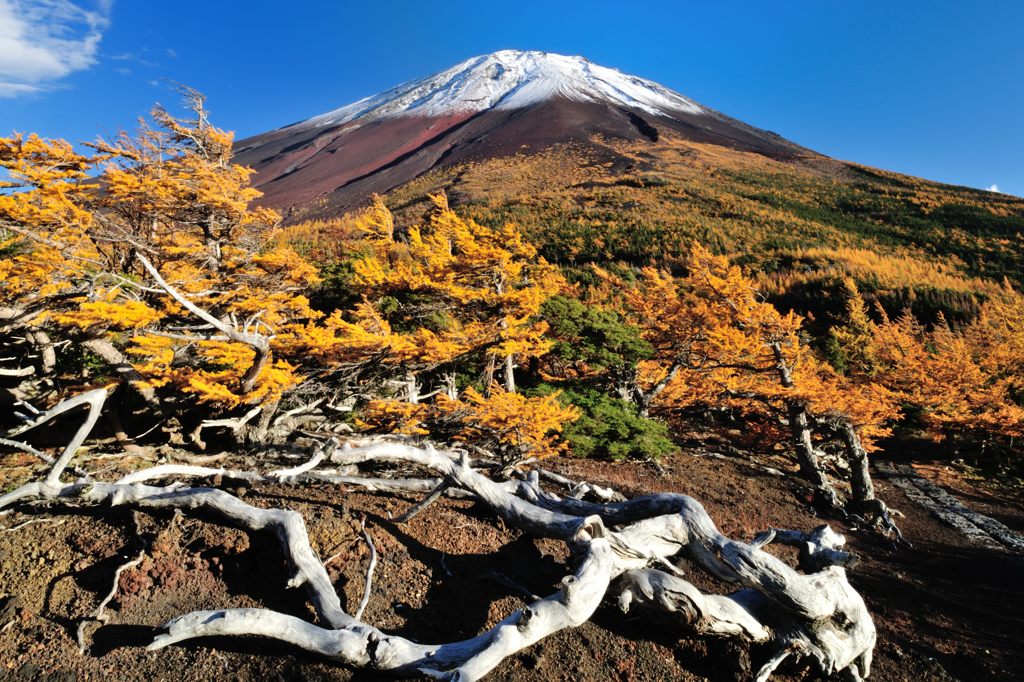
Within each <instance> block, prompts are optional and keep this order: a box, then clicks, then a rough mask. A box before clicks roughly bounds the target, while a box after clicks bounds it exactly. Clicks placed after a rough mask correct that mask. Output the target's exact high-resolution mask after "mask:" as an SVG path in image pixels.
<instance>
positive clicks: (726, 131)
mask: <svg viewBox="0 0 1024 682" xmlns="http://www.w3.org/2000/svg"><path fill="white" fill-rule="evenodd" d="M237 158H238V160H239V161H240V162H242V163H245V164H248V165H251V166H253V167H254V168H256V170H257V175H256V183H257V185H258V186H259V188H260V189H261V190H262V191H263V192H264V193H265V196H264V199H263V201H264V203H266V204H268V205H270V206H273V207H275V208H277V209H279V210H282V211H283V212H284V213H285V215H286V219H287V221H288V222H290V223H297V222H300V221H301V220H303V219H305V218H331V217H336V216H339V215H342V214H344V213H345V212H347V211H349V210H351V209H353V208H355V207H357V206H360V205H363V204H365V203H366V202H367V201H368V200H369V197H370V195H371V194H372V193H374V192H376V193H379V194H385V195H386V199H387V202H388V205H389V206H390V207H391V208H392V209H393V210H394V211H395V213H396V215H397V216H398V218H399V220H400V221H402V222H412V221H414V220H416V219H417V218H419V217H420V215H421V214H422V211H423V210H425V208H426V201H425V198H426V195H427V194H428V193H430V192H437V191H444V192H447V193H448V195H449V197H450V199H451V201H452V203H453V204H455V205H458V206H459V210H460V211H461V212H463V213H465V214H467V215H470V216H472V217H473V218H475V219H476V220H478V221H480V222H484V223H487V224H497V223H500V222H503V221H513V222H516V223H518V224H519V225H520V226H521V227H522V228H523V229H524V230H525V231H526V233H527V234H528V235H530V236H531V238H532V239H533V241H534V242H535V243H536V244H537V245H538V246H539V247H540V249H541V253H543V255H544V256H545V257H546V258H548V259H549V260H551V261H554V262H557V263H561V264H563V265H566V266H568V267H570V268H572V267H574V266H579V265H582V264H585V263H588V262H599V263H607V262H615V261H627V262H631V263H634V264H642V263H649V262H657V263H660V264H663V265H668V266H672V264H673V263H674V262H676V261H677V259H678V258H679V256H681V255H682V254H683V253H685V252H686V250H687V248H688V245H689V244H690V243H691V242H692V241H693V240H699V241H701V242H702V243H704V244H707V245H709V246H711V247H712V248H714V249H715V250H716V251H718V252H722V253H727V254H730V255H731V256H732V257H734V258H736V259H737V260H738V261H739V262H741V263H743V264H745V265H747V266H750V267H751V268H753V269H754V270H756V271H758V272H759V273H760V275H759V276H760V278H761V283H762V285H763V287H764V289H765V291H767V292H768V293H769V294H770V295H771V296H772V297H773V300H774V301H775V302H777V303H780V304H781V305H783V306H784V307H795V308H797V309H798V310H801V311H802V312H807V313H811V314H813V315H814V318H815V320H816V321H817V322H819V323H820V324H821V325H822V327H823V328H824V327H826V326H828V324H829V319H830V315H835V314H836V312H837V311H836V310H835V309H836V308H837V307H838V308H839V310H840V311H841V307H842V290H841V287H840V286H839V282H840V280H841V278H842V277H844V276H847V275H849V276H852V277H854V279H855V280H856V281H857V283H858V284H859V285H860V287H861V290H862V292H864V293H865V294H866V295H868V296H869V298H871V299H873V300H875V301H878V302H880V303H882V304H883V305H884V306H885V307H886V308H887V309H888V310H889V311H890V312H891V313H893V314H898V313H899V312H900V311H901V310H902V309H903V308H905V307H910V308H912V309H913V310H914V311H915V312H916V313H918V314H919V316H920V317H921V318H922V319H934V318H935V316H936V315H937V314H938V313H939V312H941V313H942V314H943V315H945V316H946V318H947V319H949V320H952V321H954V322H955V321H958V320H963V319H969V318H970V317H971V316H972V315H974V314H975V313H976V311H977V308H978V301H979V300H981V299H983V298H985V297H987V296H989V295H991V293H992V292H993V287H998V286H1000V282H1001V281H1002V278H1004V277H1009V278H1010V279H1011V280H1012V281H1013V282H1015V283H1016V284H1017V285H1018V286H1019V285H1021V284H1024V200H1022V199H1020V198H1017V197H1012V196H1008V195H1002V194H995V193H992V192H986V191H982V190H976V189H971V188H966V187H955V186H950V185H943V184H940V183H934V182H929V181H927V180H922V179H920V178H914V177H909V176H905V175H900V174H896V173H890V172H887V171H883V170H878V169H872V168H867V167H865V166H861V165H857V164H853V163H848V162H844V161H839V160H836V159H830V158H828V157H825V156H822V155H820V154H816V153H814V152H812V151H809V150H807V149H804V148H802V147H800V146H798V145H796V144H794V143H792V142H789V141H787V140H784V139H782V138H780V137H778V136H777V135H774V134H772V133H769V132H766V131H763V130H759V129H757V128H754V127H751V126H748V125H746V124H744V123H742V122H740V121H737V120H735V119H731V118H729V117H727V116H725V115H723V114H720V113H718V112H715V111H712V110H711V109H708V108H707V107H704V106H702V105H700V104H697V103H696V102H693V101H692V100H689V99H687V98H686V97H684V96H682V95H679V94H678V93H674V92H672V91H670V90H668V89H666V88H664V87H662V86H659V85H657V84H655V83H652V82H650V81H647V80H644V79H641V78H636V77H633V76H627V75H624V74H621V73H619V72H617V71H614V70H611V69H604V68H602V67H599V66H596V65H594V64H591V63H590V62H587V61H586V60H584V59H582V58H579V57H561V56H558V55H551V54H546V53H533V52H499V53H496V54H494V55H488V56H485V57H478V58H474V59H471V60H468V61H466V62H463V63H462V64H459V65H457V66H455V67H453V68H452V69H449V70H448V71H445V72H442V73H440V74H437V75H435V76H431V77H428V78H425V79H422V80H419V81H414V82H411V83H408V84H405V85H402V86H399V87H397V88H394V89H392V90H389V91H387V92H385V93H382V94H381V95H377V96H375V97H371V98H367V99H364V100H361V101H360V102H357V103H355V104H352V105H349V106H346V107H342V108H340V109H337V110H335V111H332V112H329V113H327V114H323V115H321V116H317V117H314V118H312V119H309V120H307V121H304V122H301V123H298V124H295V125H292V126H288V127H286V128H281V129H279V130H276V131H272V132H270V133H266V134H264V135H260V136H257V137H254V138H250V139H248V140H243V141H241V142H240V143H239V145H238V156H237ZM317 239H319V240H321V241H322V240H323V237H322V236H321V237H318V238H317Z"/></svg>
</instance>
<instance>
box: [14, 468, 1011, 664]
mask: <svg viewBox="0 0 1024 682" xmlns="http://www.w3.org/2000/svg"><path fill="white" fill-rule="evenodd" d="M556 466H557V467H558V468H561V469H563V470H565V471H566V472H568V473H569V474H570V475H572V476H575V477H579V478H584V479H587V480H591V481H595V482H600V483H606V484H612V485H615V486H617V487H619V488H620V489H622V490H623V491H624V492H627V493H641V492H649V491H657V490H674V491H681V492H685V493H687V494H690V495H693V496H695V497H697V498H698V499H699V500H700V501H702V502H703V503H704V504H705V505H706V506H707V508H708V511H709V512H710V513H711V515H712V516H713V517H714V518H715V519H716V520H717V521H718V523H719V525H720V527H721V528H722V530H723V531H724V532H725V533H727V534H730V535H732V536H735V537H741V538H745V539H749V538H751V537H752V536H753V535H754V534H755V533H756V532H758V531H760V530H762V529H764V528H767V527H769V526H776V527H792V528H801V529H808V528H811V527H813V526H815V525H817V524H819V523H820V520H819V519H817V518H815V517H814V516H813V515H812V514H811V513H810V512H809V511H808V510H807V509H806V508H805V507H803V506H802V505H801V504H800V502H799V500H798V498H799V494H800V490H799V488H798V486H797V484H796V483H793V482H791V481H789V480H786V479H782V478H780V477H778V476H773V475H771V474H768V473H765V472H762V471H760V470H758V469H754V468H752V467H750V466H748V465H747V464H745V463H744V462H742V461H739V460H721V459H712V458H707V457H698V456H693V455H680V456H677V457H675V458H672V459H670V460H669V461H668V462H666V463H665V471H664V473H662V474H659V473H656V472H654V471H653V470H651V469H649V468H646V467H643V466H640V465H611V464H601V463H592V462H582V461H563V462H558V463H556ZM879 489H880V494H881V496H882V497H883V498H884V499H886V500H888V501H889V502H890V503H891V504H892V506H894V507H896V508H897V509H899V510H901V511H902V512H903V513H904V514H905V515H906V516H905V518H903V519H902V527H903V530H904V532H905V534H906V536H907V537H908V539H909V540H910V541H911V542H913V543H914V548H913V549H901V550H895V549H893V548H892V547H891V546H889V545H888V544H887V543H886V542H884V541H881V540H878V539H876V538H873V537H871V536H868V535H866V534H863V533H859V532H857V531H856V530H855V529H851V528H848V527H845V526H841V525H840V530H841V531H842V532H844V533H846V534H847V537H848V538H849V540H850V543H851V545H852V548H853V549H854V551H856V552H857V553H858V554H860V555H861V556H862V557H863V562H862V563H861V564H860V566H859V567H858V568H857V569H856V570H855V571H854V572H853V573H852V577H851V579H852V581H853V583H854V584H855V585H856V587H857V588H858V589H859V590H861V592H862V594H863V595H864V597H865V599H866V600H867V602H868V605H869V608H870V609H871V611H872V613H873V614H874V616H875V621H876V624H877V625H878V628H879V642H878V646H877V648H876V651H875V669H874V671H873V674H872V679H876V680H914V681H915V682H916V681H919V680H948V679H961V680H972V681H973V680H985V679H1001V680H1002V679H1011V678H1020V675H1021V673H1019V672H1018V664H1019V660H1018V659H1019V656H1020V653H1021V652H1022V651H1024V618H1022V616H1021V615H1020V614H1021V613H1022V612H1024V587H1022V584H1021V582H1022V581H1021V578H1022V577H1024V564H1022V563H1021V562H1020V560H1019V559H1015V558H1011V557H1009V556H1008V555H1002V554H995V553H992V552H988V551H983V550H980V549H976V548H974V547H971V546H970V545H968V544H967V543H966V541H965V540H964V539H963V538H961V537H960V536H959V535H957V534H955V533H954V532H953V531H952V530H950V529H948V528H947V527H945V526H943V525H941V524H940V523H939V522H938V521H936V520H934V519H933V518H931V517H930V516H928V515H927V514H926V513H925V512H923V511H922V510H920V509H919V508H917V507H916V506H913V505H912V504H911V503H909V502H908V501H907V500H906V499H905V498H903V497H902V496H901V494H900V493H899V491H898V490H897V489H895V488H893V487H891V486H889V485H887V484H886V483H885V482H884V481H882V482H880V483H879ZM243 494H244V497H245V499H246V500H247V501H248V502H250V503H252V504H256V505H260V506H288V507H291V508H293V509H297V510H299V511H300V512H301V513H302V514H303V516H304V517H305V518H306V522H307V524H308V526H309V531H310V537H311V540H312V542H313V544H314V548H315V549H316V551H317V552H318V553H319V554H320V556H322V557H330V556H334V555H338V556H337V558H336V559H334V560H333V561H331V562H330V564H329V569H330V570H331V571H332V577H334V576H336V577H337V586H338V589H339V591H340V592H341V593H343V596H344V602H345V603H347V604H348V605H349V609H350V610H352V609H354V605H355V604H356V603H358V600H359V598H360V596H361V591H362V581H363V575H364V571H365V566H366V562H367V550H366V548H365V546H364V544H363V542H362V540H361V539H360V536H359V532H358V528H359V519H360V517H361V516H362V515H363V514H365V515H366V517H367V528H368V529H369V530H370V532H371V534H372V535H373V537H374V539H375V541H376V543H377V546H378V549H379V552H380V563H379V566H378V569H377V572H376V574H375V585H374V590H373V597H372V599H371V601H370V606H369V608H368V610H367V612H366V615H365V617H366V619H367V620H368V621H369V622H371V623H374V624H376V625H378V626H380V627H382V628H384V629H388V630H393V631H396V632H399V633H401V634H403V635H406V636H409V637H413V638H417V639H420V640H431V641H440V640H451V639H455V638H462V637H467V636H471V635H473V634H475V633H477V632H478V631H479V630H481V629H482V628H484V627H487V626H489V625H490V624H493V623H494V622H495V621H497V620H499V619H500V618H502V617H504V616H505V615H507V614H508V613H509V612H510V611H512V610H514V609H515V608H518V607H519V606H522V605H523V602H522V600H521V598H520V597H518V596H517V595H516V594H515V593H514V591H513V590H511V589H510V588H509V587H507V586H505V585H502V584H501V582H500V581H499V580H495V579H494V578H493V575H494V574H501V575H503V576H504V577H505V578H506V579H507V580H508V581H511V582H514V583H517V584H519V585H521V586H523V587H525V588H526V589H527V590H529V591H532V592H535V593H538V594H548V593H550V592H551V591H553V585H554V584H555V583H556V582H557V581H558V580H559V579H560V578H561V577H562V576H563V575H564V574H565V573H566V572H567V571H566V568H565V567H564V564H563V563H562V562H563V560H564V559H565V550H564V548H563V547H562V546H561V545H560V544H559V543H555V542H551V541H539V542H535V541H533V540H530V539H527V538H524V537H523V536H522V535H521V534H520V533H518V532H517V531H514V530H509V529H506V528H504V527H503V526H502V524H501V523H500V522H497V521H495V520H494V519H493V518H492V517H491V516H490V515H489V514H488V513H487V510H485V509H483V508H481V507H480V506H478V505H476V504H474V503H470V502H453V501H442V502H440V503H438V504H436V505H434V506H433V507H431V508H430V509H429V510H427V511H426V512H424V513H423V514H421V515H420V516H418V517H417V518H415V519H414V520H413V521H412V522H410V523H409V524H407V525H406V526H403V527H397V526H395V525H394V524H392V523H391V522H389V521H388V520H387V519H388V515H389V514H393V515H397V514H399V513H401V512H402V511H404V510H405V509H406V508H407V506H408V504H409V500H408V499H400V498H393V497H390V498H389V497H385V496H379V495H369V494H364V493H355V492H347V491H343V490H339V489H337V488H334V487H330V486H318V487H315V488H304V489H298V488H293V487H285V486H281V487H273V488H264V489H260V490H248V491H244V492H243ZM2 518H3V520H2V522H0V524H2V525H3V527H4V528H7V529H12V528H14V527H16V526H17V525H18V524H22V523H24V522H26V521H30V520H31V521H36V522H34V523H31V524H29V525H25V526H22V527H21V528H18V529H17V530H7V531H0V559H2V564H0V598H2V596H3V595H10V596H11V597H12V598H13V599H14V600H15V601H11V600H10V599H8V600H7V601H6V602H4V601H3V600H2V599H0V628H3V630H2V632H0V671H2V673H0V677H4V678H6V679H26V680H27V679H49V680H57V679H60V680H70V679H153V680H181V679H300V678H301V679H311V680H321V679H322V680H370V679H376V678H375V676H374V675H373V674H367V673H358V672H353V671H350V670H348V669H346V668H344V667H340V666H337V665H334V664H332V663H330V662H328V661H325V660H322V659H319V658H316V657H312V656H309V655H306V654H304V653H302V652H299V651H296V650H293V649H291V648H289V647H287V646H285V645H280V644H276V643H272V642H267V641H259V640H240V639H230V640H229V639H221V640H209V641H199V642H194V643H190V644H186V645H184V646H175V647H171V648H168V649H165V650H163V651H160V652H156V653H149V652H146V651H145V648H144V647H145V645H146V644H147V643H148V642H149V641H151V638H152V634H153V628H154V627H155V626H158V625H159V624H161V623H162V622H164V621H166V620H168V619H169V618H171V617H173V616H175V615H177V614H180V613H182V612H185V611H189V610H193V609H211V608H220V607H228V606H264V607H268V608H273V609H277V610H281V611H285V612H288V613H292V614H295V615H298V616H302V617H305V618H309V619H312V618H313V613H312V610H311V608H310V607H309V606H308V605H307V604H306V601H305V595H304V592H303V591H301V590H286V589H285V588H284V584H285V582H286V581H287V579H288V577H289V573H288V568H287V566H286V565H285V562H284V560H283V558H282V556H281V554H280V552H279V550H278V548H277V545H276V540H274V539H273V538H271V537H267V536H264V535H262V534H255V535H251V536H250V535H248V534H246V533H243V532H240V531H237V530H234V529H230V528H226V527H223V526H220V525H216V524H215V523H212V522H208V521H205V520H197V519H191V518H184V517H180V516H179V517H175V516H173V515H171V514H163V515H159V516H152V515H148V514H141V513H135V512H131V511H128V510H103V511H96V512H90V513H87V514H82V513H75V514H66V513H56V514H52V515H43V514H37V513H35V512H33V511H31V510H25V509H23V510H20V511H19V512H17V513H14V514H10V515H8V516H6V517H2ZM140 538H141V540H140ZM143 541H144V542H145V543H147V544H148V545H149V547H150V550H149V552H148V555H147V559H146V560H145V561H144V562H143V563H142V564H141V565H140V566H139V567H138V568H136V569H131V570H127V571H125V572H124V574H123V575H122V578H121V583H120V591H119V593H118V596H117V598H116V599H115V600H114V602H113V603H112V604H111V607H110V609H109V610H108V614H109V620H108V622H107V623H105V624H101V623H91V624H89V625H88V626H87V628H86V633H87V635H88V636H89V637H90V640H89V641H91V643H92V644H91V648H90V650H89V652H88V653H87V654H86V655H84V656H83V655H79V653H78V649H77V645H76V641H75V631H76V628H77V627H78V622H79V620H80V619H81V618H82V617H83V616H85V615H87V614H89V613H91V612H92V611H93V610H94V609H95V608H96V606H97V605H98V603H99V602H100V600H102V598H103V596H104V595H105V594H106V593H107V592H108V591H109V589H110V586H111V580H112V577H113V573H114V570H115V569H116V567H117V566H118V565H119V564H121V563H123V562H124V561H126V559H127V558H130V557H133V556H135V555H137V553H138V552H139V550H140V548H141V547H142V542H143ZM8 623H10V624H9V625H8ZM737 653H738V652H737V651H736V650H735V649H734V648H733V647H732V645H731V644H728V643H725V642H715V641H705V640H699V639H688V638H682V637H681V636H680V634H679V633H677V632H674V631H672V630H671V628H666V627H664V626H653V625H651V624H649V623H645V622H643V621H638V620H634V621H627V622H623V620H622V618H621V617H620V616H619V615H618V614H617V612H616V611H615V610H614V608H613V607H612V606H611V605H608V606H605V607H602V609H601V610H599V612H598V614H597V615H596V616H595V618H594V619H593V621H592V622H590V623H587V624H585V625H584V626H583V627H580V628H578V629H575V630H568V631H563V632H561V633H558V634H556V635H554V636H552V637H550V638H548V639H546V640H544V641H543V642H541V643H540V644H538V645H537V646H535V647H533V648H531V649H528V650H526V651H525V652H523V653H521V654H520V655H518V656H515V657H513V658H512V659H510V660H508V661H506V662H505V663H504V664H502V666H500V667H499V668H498V669H497V670H496V671H495V673H494V674H493V677H492V679H496V680H513V679H514V680H538V681H540V680H543V681H550V680H667V679H681V680H698V679H713V680H720V679H721V680H732V679H737V678H739V679H742V678H743V674H742V671H741V670H740V667H739V666H737V665H736V664H735V663H734V662H732V661H735V660H736V659H737ZM806 677H807V674H806V672H805V671H801V670H799V669H796V670H793V669H791V670H789V671H787V672H786V675H785V676H784V679H785V678H788V679H805V678H806Z"/></svg>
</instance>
